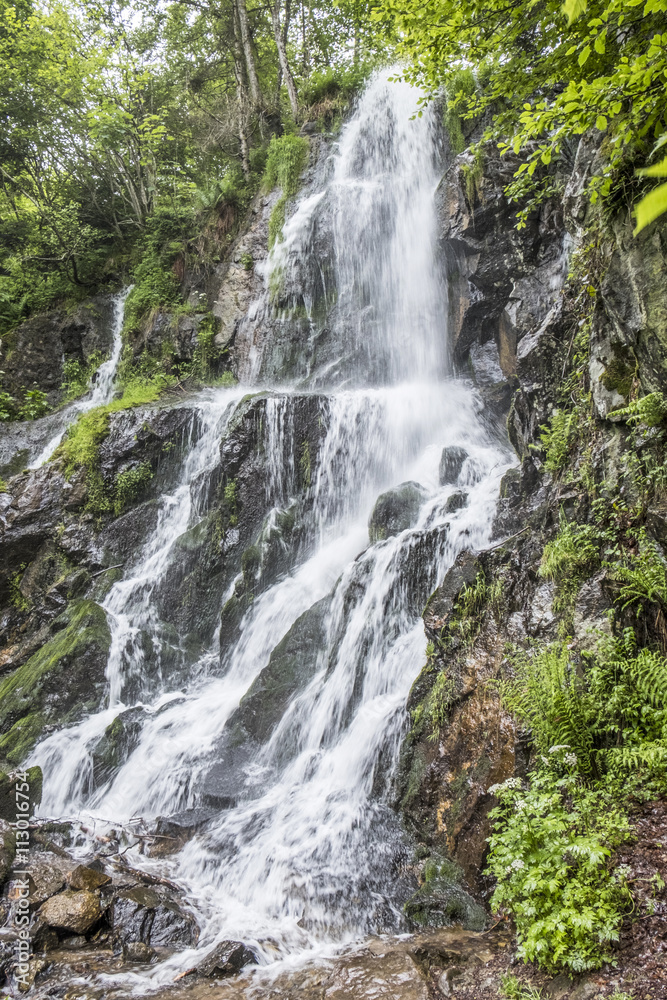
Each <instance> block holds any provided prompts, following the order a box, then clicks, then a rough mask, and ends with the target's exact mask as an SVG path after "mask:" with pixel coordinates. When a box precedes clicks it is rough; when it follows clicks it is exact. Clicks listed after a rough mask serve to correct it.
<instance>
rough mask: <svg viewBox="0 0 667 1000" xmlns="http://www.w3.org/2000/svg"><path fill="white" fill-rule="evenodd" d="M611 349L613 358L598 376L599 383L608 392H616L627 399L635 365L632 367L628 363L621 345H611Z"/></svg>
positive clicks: (630, 389)
mask: <svg viewBox="0 0 667 1000" xmlns="http://www.w3.org/2000/svg"><path fill="white" fill-rule="evenodd" d="M612 349H613V352H614V357H613V358H612V360H611V362H610V363H609V364H608V365H607V367H606V369H605V370H604V372H603V373H602V375H601V376H600V381H601V382H602V384H603V386H604V387H605V389H608V390H609V392H617V393H618V394H619V395H620V396H624V397H625V399H628V397H629V396H630V393H631V391H632V383H633V381H634V377H635V373H636V363H635V365H634V366H633V365H631V364H630V363H629V357H628V352H627V351H626V350H625V349H624V348H623V347H622V345H621V344H613V345H612Z"/></svg>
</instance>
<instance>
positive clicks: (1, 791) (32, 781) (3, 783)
mask: <svg viewBox="0 0 667 1000" xmlns="http://www.w3.org/2000/svg"><path fill="white" fill-rule="evenodd" d="M21 780H23V779H21ZM25 780H26V782H27V784H28V785H29V786H30V787H29V791H28V793H27V794H28V796H29V799H30V812H29V814H28V815H29V816H32V815H33V814H34V812H35V809H36V807H37V806H38V805H39V803H40V802H41V801H42V782H43V776H42V769H41V767H29V768H28V770H27V771H26V779H25ZM16 781H17V779H16V778H15V777H14V775H13V773H12V772H10V773H9V774H4V773H2V772H0V819H2V820H5V821H6V822H8V823H15V822H16V815H17V809H16Z"/></svg>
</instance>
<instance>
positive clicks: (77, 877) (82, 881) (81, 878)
mask: <svg viewBox="0 0 667 1000" xmlns="http://www.w3.org/2000/svg"><path fill="white" fill-rule="evenodd" d="M67 882H68V884H69V887H70V889H87V890H88V891H89V892H94V891H95V889H100V888H101V887H102V886H103V885H109V883H110V882H111V876H110V875H106V874H105V873H104V872H101V871H97V870H96V869H95V868H87V867H86V866H85V865H78V866H77V867H76V868H75V869H74V871H71V872H70V873H69V875H68V876H67Z"/></svg>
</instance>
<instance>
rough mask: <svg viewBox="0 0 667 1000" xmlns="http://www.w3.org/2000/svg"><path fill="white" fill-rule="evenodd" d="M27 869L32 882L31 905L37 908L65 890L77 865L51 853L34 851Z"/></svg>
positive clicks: (68, 859)
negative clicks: (69, 876)
mask: <svg viewBox="0 0 667 1000" xmlns="http://www.w3.org/2000/svg"><path fill="white" fill-rule="evenodd" d="M25 867H26V870H27V872H28V878H29V880H30V903H31V905H32V906H35V907H37V906H39V905H40V903H43V902H44V901H45V900H47V899H49V898H50V897H51V896H55V894H56V893H58V892H60V890H61V889H64V888H65V884H66V882H67V877H68V875H69V873H70V872H71V871H72V869H73V868H75V867H76V863H75V862H74V861H72V860H71V859H70V858H63V857H60V855H58V854H54V853H52V852H51V851H33V852H31V857H30V861H29V863H28V864H27V865H26V866H25Z"/></svg>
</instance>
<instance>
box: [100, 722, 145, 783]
mask: <svg viewBox="0 0 667 1000" xmlns="http://www.w3.org/2000/svg"><path fill="white" fill-rule="evenodd" d="M144 719H145V712H144V710H143V708H130V709H128V710H127V711H126V712H121V714H120V715H117V716H116V718H115V719H114V720H113V722H112V723H111V724H110V725H108V726H107V728H106V729H105V730H104V734H103V736H102V738H101V739H100V741H99V743H98V744H97V746H96V747H95V749H94V750H93V754H92V757H93V781H94V783H95V787H96V788H100V787H101V786H102V785H105V784H106V783H107V781H110V779H111V778H113V776H114V775H115V774H116V773H117V772H118V771H119V770H120V768H121V767H122V766H123V764H124V763H125V762H126V761H127V759H128V758H129V756H130V754H131V753H132V751H133V750H135V749H136V747H137V746H138V745H139V740H140V738H141V730H142V728H143V723H144Z"/></svg>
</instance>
